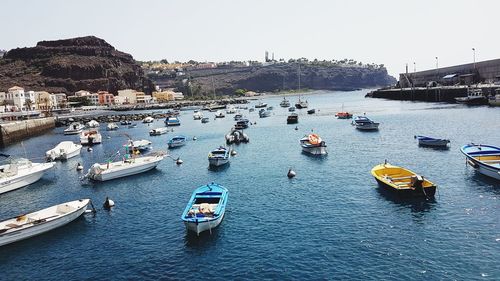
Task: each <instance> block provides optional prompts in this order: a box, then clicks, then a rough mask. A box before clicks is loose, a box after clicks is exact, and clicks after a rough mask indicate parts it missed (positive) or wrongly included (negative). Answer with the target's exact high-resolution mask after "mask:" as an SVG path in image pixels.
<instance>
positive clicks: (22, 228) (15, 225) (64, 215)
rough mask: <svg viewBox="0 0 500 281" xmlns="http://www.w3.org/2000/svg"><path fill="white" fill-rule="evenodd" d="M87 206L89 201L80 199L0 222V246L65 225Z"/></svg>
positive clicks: (78, 215) (80, 213) (89, 203)
mask: <svg viewBox="0 0 500 281" xmlns="http://www.w3.org/2000/svg"><path fill="white" fill-rule="evenodd" d="M89 205H92V203H91V202H90V199H80V200H75V201H70V202H66V203H62V204H58V205H54V206H52V207H48V208H45V209H42V210H39V211H35V212H31V213H28V214H22V215H19V216H16V217H13V218H10V219H7V220H4V221H1V222H0V246H2V245H7V244H10V243H14V242H17V241H20V240H23V239H27V238H30V237H33V236H36V235H40V234H42V233H45V232H47V231H50V230H53V229H55V228H58V227H61V226H63V225H66V224H68V223H70V222H72V221H74V220H75V219H77V218H78V217H80V216H81V215H82V214H83V213H85V211H86V210H87V208H88V206H89Z"/></svg>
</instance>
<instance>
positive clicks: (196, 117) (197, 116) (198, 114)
mask: <svg viewBox="0 0 500 281" xmlns="http://www.w3.org/2000/svg"><path fill="white" fill-rule="evenodd" d="M201 118H203V112H201V111H199V110H195V111H194V113H193V119H194V120H201Z"/></svg>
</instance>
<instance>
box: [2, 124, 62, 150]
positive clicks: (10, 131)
mask: <svg viewBox="0 0 500 281" xmlns="http://www.w3.org/2000/svg"><path fill="white" fill-rule="evenodd" d="M54 127H55V118H53V117H48V118H40V119H30V120H24V121H15V122H9V123H4V124H0V146H2V147H3V146H6V145H9V144H11V143H14V142H17V141H20V140H23V139H26V138H29V137H33V136H36V135H39V134H42V133H44V132H46V131H48V130H51V129H53V128H54Z"/></svg>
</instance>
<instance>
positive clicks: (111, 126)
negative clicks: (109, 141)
mask: <svg viewBox="0 0 500 281" xmlns="http://www.w3.org/2000/svg"><path fill="white" fill-rule="evenodd" d="M118 128H120V127H118V125H116V123H114V122H111V123H108V125H106V130H108V131H114V130H118Z"/></svg>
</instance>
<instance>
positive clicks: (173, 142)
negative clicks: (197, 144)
mask: <svg viewBox="0 0 500 281" xmlns="http://www.w3.org/2000/svg"><path fill="white" fill-rule="evenodd" d="M186 140H187V138H186V137H185V136H175V137H173V138H171V139H170V140H169V141H168V148H175V147H181V146H184V145H186Z"/></svg>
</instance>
